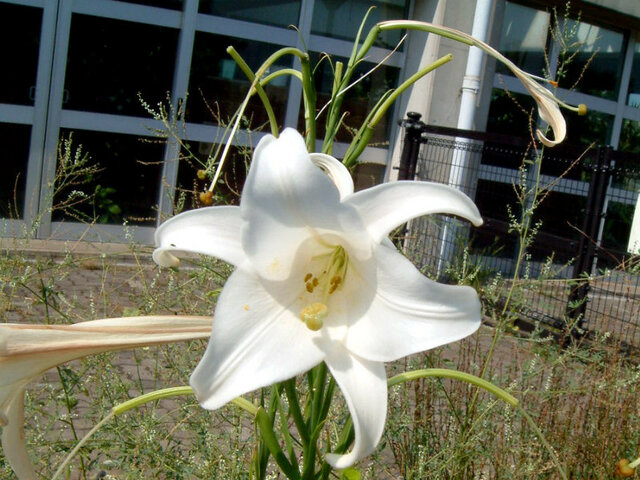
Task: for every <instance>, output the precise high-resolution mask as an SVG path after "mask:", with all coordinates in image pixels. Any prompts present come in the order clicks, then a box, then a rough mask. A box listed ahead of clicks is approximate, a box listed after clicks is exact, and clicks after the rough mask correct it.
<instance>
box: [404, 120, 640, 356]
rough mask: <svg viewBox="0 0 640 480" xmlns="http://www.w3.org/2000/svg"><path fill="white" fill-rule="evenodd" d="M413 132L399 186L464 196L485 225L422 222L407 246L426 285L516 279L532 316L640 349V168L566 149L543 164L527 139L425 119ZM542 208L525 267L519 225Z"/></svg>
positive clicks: (407, 124) (613, 155)
mask: <svg viewBox="0 0 640 480" xmlns="http://www.w3.org/2000/svg"><path fill="white" fill-rule="evenodd" d="M402 126H403V127H404V129H405V135H404V145H403V154H402V159H401V164H400V171H399V178H400V179H412V178H417V179H419V180H426V181H433V182H440V183H445V184H449V185H451V186H454V187H456V188H458V189H460V190H462V191H464V192H465V193H466V194H467V195H469V196H470V197H471V198H472V199H474V201H475V202H476V205H477V206H478V208H479V209H480V212H481V213H482V215H483V218H484V220H485V223H484V225H483V226H482V227H480V228H472V227H470V226H469V225H468V224H466V223H464V222H462V221H459V220H457V219H454V218H450V217H444V216H442V217H441V216H435V217H423V218H420V219H417V220H415V221H413V222H411V224H410V225H409V227H408V229H407V240H406V243H405V245H406V247H407V251H408V253H409V255H410V256H411V257H412V259H413V260H414V261H415V262H416V263H417V264H419V265H420V266H421V267H422V269H423V270H424V271H425V272H426V273H427V274H429V275H431V276H432V277H436V278H438V279H439V280H445V281H446V280H447V279H451V277H452V276H456V275H460V272H464V271H472V270H473V269H476V270H477V271H478V277H479V280H480V281H484V282H490V281H491V278H492V277H495V276H496V275H498V274H499V275H502V276H504V278H510V277H512V276H513V274H514V271H515V269H516V267H517V268H519V277H520V278H521V279H522V280H521V285H520V287H521V288H519V289H518V291H519V293H520V295H521V297H520V298H521V300H523V301H522V302H521V303H520V304H521V305H522V313H521V315H522V316H524V317H526V318H529V319H531V320H540V321H543V322H545V323H547V324H549V325H552V326H554V327H556V328H560V329H566V328H567V325H571V324H575V325H577V326H578V327H579V328H578V329H574V330H573V333H576V332H582V331H586V332H590V333H599V334H603V335H607V336H612V337H614V338H615V339H616V340H618V341H620V342H623V343H626V344H628V345H631V346H635V347H640V266H638V265H637V264H636V260H637V257H634V256H630V255H629V254H627V253H626V247H627V242H628V237H629V231H630V227H631V219H632V217H633V213H634V209H635V206H636V201H637V196H638V193H637V192H638V188H639V187H640V156H638V155H629V154H624V153H621V152H616V151H614V150H612V149H611V148H610V147H595V148H590V149H588V150H586V149H585V147H579V148H575V147H570V146H563V147H560V148H558V147H556V148H554V149H546V150H545V151H544V153H543V158H542V161H541V162H539V163H538V162H536V158H537V155H539V153H540V152H539V151H536V150H535V149H534V148H532V147H531V145H530V144H529V142H527V141H523V140H520V139H515V138H511V137H506V136H503V135H495V134H493V135H490V134H486V133H479V132H469V131H461V130H455V129H449V128H442V127H433V126H427V125H425V124H424V123H422V122H421V121H420V120H419V115H417V114H410V115H409V117H408V118H407V119H405V120H403V121H402ZM585 150H586V151H585ZM538 165H539V167H538ZM537 168H540V176H539V185H540V186H541V187H542V188H543V193H542V202H541V203H540V204H539V205H535V206H534V205H532V198H531V195H530V194H526V193H525V192H526V191H528V190H530V189H531V187H533V186H534V185H533V183H534V182H535V181H536V178H538V175H537ZM522 186H524V188H522ZM532 207H535V209H534V212H535V213H534V215H533V218H532V222H531V228H535V230H536V234H535V236H534V237H533V242H532V243H531V245H530V246H528V248H527V252H528V253H527V256H526V258H525V260H524V261H523V262H522V263H520V264H519V265H518V262H517V258H518V251H519V248H520V242H519V237H518V235H517V233H515V232H514V225H515V224H516V223H518V221H519V219H520V218H521V215H522V212H523V210H527V209H529V208H532ZM572 279H573V280H572Z"/></svg>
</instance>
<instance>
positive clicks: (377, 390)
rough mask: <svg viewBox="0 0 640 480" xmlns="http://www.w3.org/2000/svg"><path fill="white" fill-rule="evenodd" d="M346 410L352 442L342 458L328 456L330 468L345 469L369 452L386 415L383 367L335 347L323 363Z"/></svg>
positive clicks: (373, 446)
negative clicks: (351, 430) (342, 396)
mask: <svg viewBox="0 0 640 480" xmlns="http://www.w3.org/2000/svg"><path fill="white" fill-rule="evenodd" d="M325 362H326V363H327V366H328V367H329V370H330V371H331V374H332V375H333V378H335V380H336V382H337V383H338V386H339V387H340V390H342V394H343V395H344V398H345V400H346V401H347V406H348V407H349V413H350V414H351V418H352V420H353V429H354V432H355V441H354V445H353V449H352V450H351V451H350V452H349V453H347V454H345V455H337V454H334V453H328V454H327V455H326V456H325V460H326V461H327V463H329V464H330V465H331V466H333V467H334V468H347V467H349V466H351V465H353V464H354V463H355V462H357V461H358V460H360V459H361V458H363V457H366V456H367V455H369V454H370V453H371V452H373V451H374V450H375V448H376V446H377V445H378V442H379V441H380V437H381V436H382V432H383V431H384V423H385V418H386V415H387V377H386V373H385V371H384V365H383V364H382V363H379V362H371V361H369V360H365V359H362V358H359V357H357V356H355V355H352V354H351V353H349V352H348V351H346V350H345V349H344V348H341V347H337V348H335V349H334V350H333V351H332V352H331V354H330V355H329V356H328V357H327V359H326V360H325Z"/></svg>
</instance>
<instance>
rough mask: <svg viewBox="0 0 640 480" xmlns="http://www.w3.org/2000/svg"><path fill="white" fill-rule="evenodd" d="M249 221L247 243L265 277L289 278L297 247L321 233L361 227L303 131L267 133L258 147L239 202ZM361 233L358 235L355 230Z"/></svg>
mask: <svg viewBox="0 0 640 480" xmlns="http://www.w3.org/2000/svg"><path fill="white" fill-rule="evenodd" d="M240 208H241V212H242V216H243V218H244V219H245V221H246V222H247V223H246V226H245V228H244V229H243V235H242V245H243V247H244V250H245V252H246V254H247V256H248V257H249V259H250V261H251V263H252V265H253V267H254V268H255V269H256V271H257V272H258V273H259V274H260V275H261V276H262V277H263V278H267V279H272V280H284V279H286V278H288V277H289V275H290V272H291V270H292V269H294V268H295V267H293V265H294V263H295V262H296V261H297V260H300V259H299V257H298V256H297V255H295V252H296V251H297V249H298V247H299V246H300V245H301V244H302V243H303V242H304V241H305V240H307V239H308V238H310V237H312V236H316V235H318V234H319V233H320V232H344V231H350V230H356V229H358V228H360V229H361V228H362V227H361V224H360V222H359V221H358V216H357V215H356V213H355V211H353V209H351V208H345V207H342V206H341V205H340V194H339V191H338V188H337V187H336V186H335V185H334V184H333V182H332V181H331V179H330V178H329V177H328V176H327V175H326V174H325V173H323V172H322V171H321V170H320V169H319V168H318V167H316V166H315V165H314V164H313V162H312V161H311V158H310V156H309V154H308V153H307V150H306V146H305V143H304V139H303V138H302V136H300V134H299V133H298V132H296V131H295V130H292V129H290V128H289V129H286V130H284V132H282V134H281V135H280V137H279V138H277V139H275V138H274V137H272V136H271V135H266V136H264V137H263V138H262V139H261V140H260V143H259V144H258V146H257V147H256V149H255V152H254V156H253V162H252V164H251V168H250V170H249V175H248V177H247V180H246V182H245V186H244V189H243V192H242V200H241V202H240ZM354 238H357V235H354Z"/></svg>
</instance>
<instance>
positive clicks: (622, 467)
mask: <svg viewBox="0 0 640 480" xmlns="http://www.w3.org/2000/svg"><path fill="white" fill-rule="evenodd" d="M634 472H635V469H633V468H631V467H630V466H629V460H627V459H626V458H623V459H621V460H618V463H617V464H616V477H618V478H629V477H632V476H633V474H634Z"/></svg>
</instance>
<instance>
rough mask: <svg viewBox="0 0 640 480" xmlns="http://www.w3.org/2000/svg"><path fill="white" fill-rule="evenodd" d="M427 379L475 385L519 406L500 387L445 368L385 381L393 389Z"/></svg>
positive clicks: (417, 372) (512, 404) (417, 371)
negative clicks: (405, 383)
mask: <svg viewBox="0 0 640 480" xmlns="http://www.w3.org/2000/svg"><path fill="white" fill-rule="evenodd" d="M428 377H440V378H451V379H453V380H460V381H463V382H467V383H470V384H471V385H475V386H476V387H479V388H482V389H483V390H486V391H487V392H489V393H491V394H492V395H494V396H496V397H498V398H499V399H501V400H503V401H504V402H506V403H508V404H509V405H511V406H512V407H517V406H518V404H519V403H518V399H516V398H515V397H514V396H513V395H511V394H510V393H508V392H506V391H504V390H502V389H501V388H500V387H497V386H495V385H494V384H493V383H491V382H488V381H486V380H484V379H483V378H480V377H476V376H475V375H471V374H469V373H465V372H459V371H457V370H449V369H446V368H425V369H422V370H414V371H412V372H404V373H401V374H399V375H396V376H394V377H391V378H390V379H389V380H387V386H388V387H393V386H394V385H397V384H399V383H403V382H406V381H409V380H416V379H418V378H428Z"/></svg>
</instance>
